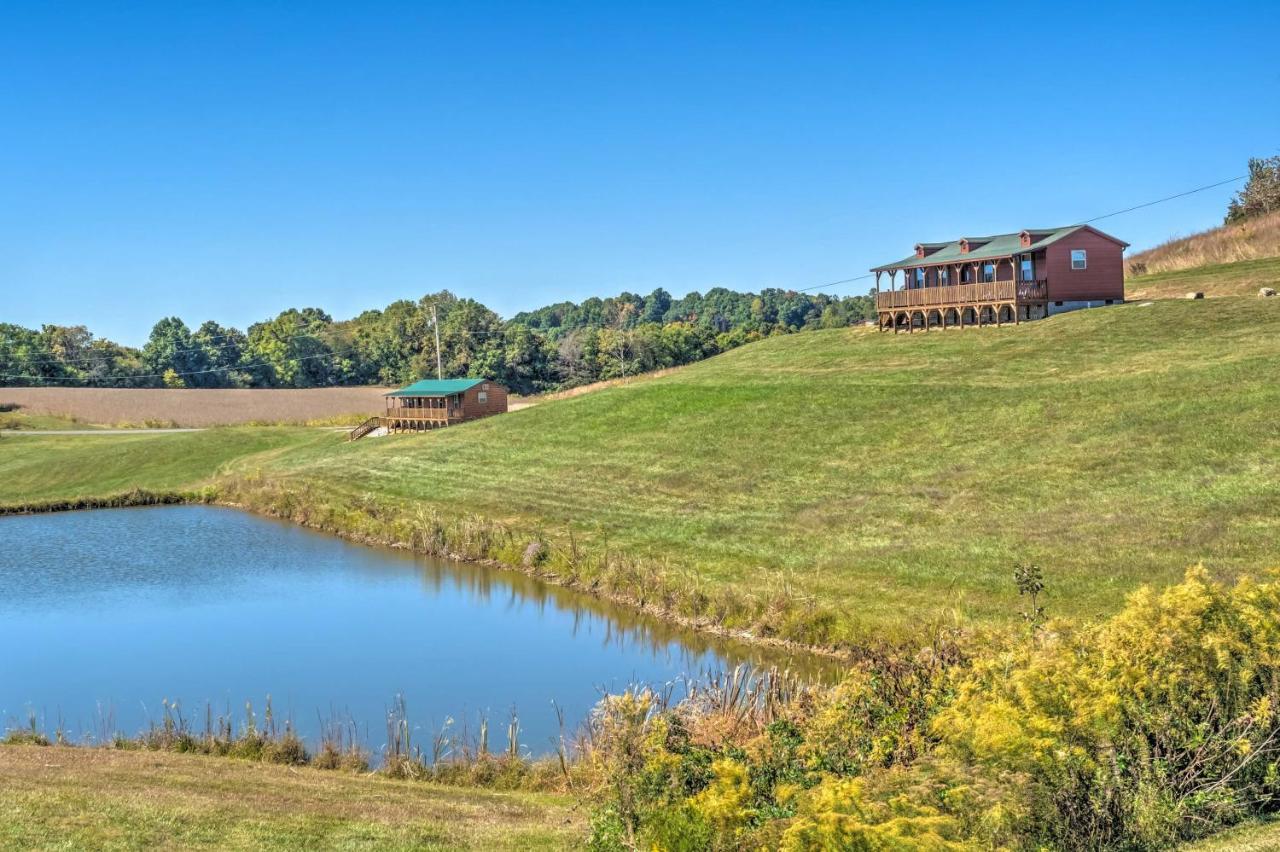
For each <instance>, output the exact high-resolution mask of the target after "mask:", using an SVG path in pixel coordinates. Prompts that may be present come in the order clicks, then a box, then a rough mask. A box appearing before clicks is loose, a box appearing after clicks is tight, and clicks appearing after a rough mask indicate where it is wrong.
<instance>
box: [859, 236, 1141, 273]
mask: <svg viewBox="0 0 1280 852" xmlns="http://www.w3.org/2000/svg"><path fill="white" fill-rule="evenodd" d="M1085 227H1088V226H1087V225H1067V226H1066V227H1064V228H1027V233H1029V234H1031V245H1029V246H1025V247H1024V246H1023V245H1022V232H1021V231H1019V232H1017V233H1016V234H996V235H995V236H994V237H967V239H968V240H969V242H970V244H973V243H984V245H979V246H977V247H975V248H972V249H970V250H969V251H968V252H967V253H961V251H960V240H956V241H954V242H950V243H921V245H923V246H924V247H925V248H926V249H928V248H933V247H934V246H942V248H940V249H938V250H937V251H935V252H931V253H929V254H927V255H925V256H924V257H916V256H915V255H914V254H912V255H911V256H910V257H906V258H903V259H902V260H899V261H896V262H894V263H886V264H885V265H884V266H876V267H872V269H871V271H872V272H887V271H889V270H891V269H904V268H910V267H915V266H931V265H933V264H939V263H972V262H974V261H980V260H990V259H992V258H996V257H1009V256H1010V255H1014V254H1021V253H1023V252H1029V251H1036V250H1037V249H1041V248H1044V247H1045V246H1047V245H1049V243H1053V242H1057V241H1058V240H1060V239H1062V238H1063V237H1065V236H1067V235H1069V234H1074V233H1075V232H1076V231H1078V230H1080V229H1081V228H1085ZM1090 230H1093V229H1092V228H1090ZM1098 233H1099V234H1101V233H1102V232H1101V231H1098ZM1102 236H1104V237H1108V239H1113V240H1114V239H1115V237H1110V236H1108V235H1107V234H1102ZM1116 242H1120V240H1116ZM1124 245H1128V243H1124Z"/></svg>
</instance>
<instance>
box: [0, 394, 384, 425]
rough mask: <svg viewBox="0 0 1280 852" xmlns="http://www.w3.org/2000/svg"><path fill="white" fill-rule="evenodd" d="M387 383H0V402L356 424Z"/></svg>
mask: <svg viewBox="0 0 1280 852" xmlns="http://www.w3.org/2000/svg"><path fill="white" fill-rule="evenodd" d="M386 391H387V389H386V388H380V387H344V388H310V389H307V390H276V389H265V388H263V389H254V390H243V389H221V388H220V389H209V390H171V389H161V388H53V387H49V388H0V408H3V407H4V406H6V405H16V406H18V410H19V411H21V412H22V413H23V414H25V415H33V414H39V415H52V416H56V417H62V418H67V419H69V420H77V421H79V422H81V423H93V424H101V425H107V426H117V425H133V426H146V425H150V426H232V425H237V424H246V423H289V424H298V423H313V424H314V423H319V424H321V425H354V424H355V423H358V422H359V421H360V420H363V419H364V418H366V417H368V416H370V415H372V414H377V413H378V412H380V411H382V410H383V407H384V406H383V400H382V394H384V393H386Z"/></svg>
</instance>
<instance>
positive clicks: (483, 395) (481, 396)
mask: <svg viewBox="0 0 1280 852" xmlns="http://www.w3.org/2000/svg"><path fill="white" fill-rule="evenodd" d="M476 396H477V397H478V399H479V401H480V404H481V405H485V404H487V403H488V402H489V394H488V393H486V392H485V391H480V393H479V394H477V395H476Z"/></svg>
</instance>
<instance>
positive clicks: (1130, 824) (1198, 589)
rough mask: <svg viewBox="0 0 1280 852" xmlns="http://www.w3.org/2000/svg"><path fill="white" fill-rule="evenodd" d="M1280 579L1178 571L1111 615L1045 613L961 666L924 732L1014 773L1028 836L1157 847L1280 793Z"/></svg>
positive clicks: (1070, 844) (954, 750)
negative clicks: (967, 667)
mask: <svg viewBox="0 0 1280 852" xmlns="http://www.w3.org/2000/svg"><path fill="white" fill-rule="evenodd" d="M1278 654H1280V583H1277V582H1274V581H1273V582H1265V583H1256V582H1252V581H1249V580H1242V581H1240V582H1239V583H1238V584H1236V585H1235V586H1234V587H1231V586H1227V585H1225V584H1222V583H1217V582H1214V581H1212V580H1210V579H1209V577H1208V575H1207V574H1206V573H1205V572H1204V571H1203V569H1193V570H1192V571H1189V572H1188V574H1187V576H1186V579H1185V580H1184V581H1183V582H1182V583H1181V584H1179V585H1177V586H1173V587H1171V588H1169V589H1167V590H1165V591H1163V592H1160V593H1157V592H1155V591H1153V590H1151V589H1147V588H1144V589H1141V590H1139V591H1137V592H1135V593H1134V594H1133V595H1132V596H1131V597H1130V598H1129V601H1128V604H1127V606H1126V607H1125V609H1124V610H1123V611H1122V612H1120V613H1119V614H1118V615H1117V616H1115V617H1114V618H1113V619H1111V620H1110V621H1108V622H1105V623H1103V624H1101V625H1098V626H1095V627H1092V628H1086V629H1082V630H1079V631H1075V630H1071V629H1069V628H1068V627H1066V626H1065V625H1061V624H1058V625H1053V626H1051V627H1050V628H1049V629H1047V630H1046V631H1045V632H1044V633H1043V634H1041V638H1040V639H1038V640H1037V641H1033V642H1030V643H1025V644H1016V645H1011V646H1009V647H1006V648H1005V649H1003V650H1002V651H1000V652H998V653H993V654H991V655H990V656H988V657H986V658H985V659H984V660H982V661H981V662H980V663H978V664H976V665H975V666H974V667H973V669H972V671H971V672H970V673H969V674H968V676H967V677H965V678H964V679H963V681H962V683H961V684H960V686H959V695H958V698H957V700H956V701H955V703H954V704H953V705H952V706H950V707H949V708H948V709H946V710H944V711H942V712H941V713H940V714H939V716H938V718H937V720H936V722H935V725H934V727H935V731H936V733H937V734H938V735H939V736H940V737H942V738H943V740H944V741H945V743H946V746H947V749H948V750H949V752H950V753H951V754H952V755H954V756H955V757H956V758H958V759H961V760H964V761H968V762H971V763H974V764H977V765H979V766H983V767H988V768H989V769H990V770H992V771H996V772H1010V773H1016V775H1017V776H1019V777H1021V778H1023V779H1025V782H1026V783H1025V784H1024V785H1020V786H1018V787H1016V788H1011V790H1010V794H1011V795H1015V796H1017V797H1019V798H1021V799H1022V800H1023V801H1024V803H1025V804H1026V806H1027V807H1028V809H1029V811H1030V813H1031V815H1032V816H1031V820H1030V824H1031V825H1032V826H1033V827H1034V829H1033V830H1034V833H1035V835H1036V836H1037V838H1038V839H1039V840H1042V841H1043V842H1047V843H1051V844H1054V845H1057V846H1061V847H1064V848H1087V847H1098V846H1106V845H1118V844H1124V845H1129V846H1132V847H1135V848H1150V849H1155V848H1162V847H1165V846H1167V845H1169V844H1171V843H1173V842H1175V841H1177V840H1180V839H1186V838H1190V837H1193V836H1197V835H1200V834H1204V833H1206V832H1208V831H1210V830H1213V829H1214V828H1216V827H1218V826H1221V825H1225V824H1228V823H1231V822H1233V821H1236V820H1239V819H1240V818H1242V817H1243V816H1245V815H1247V814H1249V813H1253V812H1256V811H1258V810H1260V809H1265V808H1268V807H1272V806H1274V803H1275V802H1276V797H1277V796H1278V795H1280V777H1278V775H1277V761H1278V760H1280V725H1277V721H1276V714H1275V707H1276V705H1277V701H1280V668H1278V667H1277V662H1278V657H1277V655H1278Z"/></svg>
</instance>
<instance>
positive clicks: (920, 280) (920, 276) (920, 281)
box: [916, 269, 924, 288]
mask: <svg viewBox="0 0 1280 852" xmlns="http://www.w3.org/2000/svg"><path fill="white" fill-rule="evenodd" d="M923 286H924V270H923V269H917V270H916V287H917V288H920V287H923Z"/></svg>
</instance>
